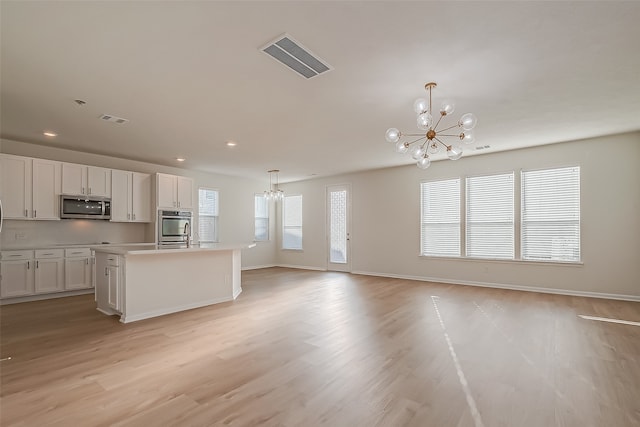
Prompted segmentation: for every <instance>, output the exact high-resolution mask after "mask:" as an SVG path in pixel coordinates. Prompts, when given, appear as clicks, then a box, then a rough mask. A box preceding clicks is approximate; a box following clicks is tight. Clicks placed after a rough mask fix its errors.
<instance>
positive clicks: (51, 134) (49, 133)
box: [42, 131, 58, 138]
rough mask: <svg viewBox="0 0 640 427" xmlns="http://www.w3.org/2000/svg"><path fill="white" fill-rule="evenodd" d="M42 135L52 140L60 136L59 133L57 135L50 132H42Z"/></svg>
mask: <svg viewBox="0 0 640 427" xmlns="http://www.w3.org/2000/svg"><path fill="white" fill-rule="evenodd" d="M42 134H43V135H44V136H50V137H52V138H53V137H54V136H58V134H57V133H55V132H49V131H45V132H42Z"/></svg>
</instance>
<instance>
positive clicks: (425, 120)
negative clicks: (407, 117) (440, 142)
mask: <svg viewBox="0 0 640 427" xmlns="http://www.w3.org/2000/svg"><path fill="white" fill-rule="evenodd" d="M416 124H417V126H418V129H421V130H429V128H430V127H431V125H432V124H433V117H432V116H431V114H429V113H428V112H425V113H422V114H418V118H417V120H416Z"/></svg>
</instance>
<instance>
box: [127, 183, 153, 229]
mask: <svg viewBox="0 0 640 427" xmlns="http://www.w3.org/2000/svg"><path fill="white" fill-rule="evenodd" d="M132 177H133V179H132V181H131V188H132V190H133V191H132V192H131V205H132V206H131V213H132V215H131V217H132V219H133V220H134V221H136V222H151V175H150V174H148V173H138V172H133V174H132Z"/></svg>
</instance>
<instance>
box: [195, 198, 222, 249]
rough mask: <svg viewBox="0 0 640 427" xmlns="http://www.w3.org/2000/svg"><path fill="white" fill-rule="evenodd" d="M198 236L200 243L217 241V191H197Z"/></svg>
mask: <svg viewBox="0 0 640 427" xmlns="http://www.w3.org/2000/svg"><path fill="white" fill-rule="evenodd" d="M198 234H199V237H200V241H201V242H217V241H218V191H217V190H212V189H209V188H199V189H198Z"/></svg>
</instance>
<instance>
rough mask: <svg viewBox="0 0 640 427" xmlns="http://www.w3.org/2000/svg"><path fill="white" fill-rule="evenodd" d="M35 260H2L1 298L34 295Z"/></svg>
mask: <svg viewBox="0 0 640 427" xmlns="http://www.w3.org/2000/svg"><path fill="white" fill-rule="evenodd" d="M33 267H34V266H33V261H31V260H28V261H24V260H21V261H2V262H0V278H1V280H0V298H9V297H19V296H25V295H33V290H34V288H33Z"/></svg>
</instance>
